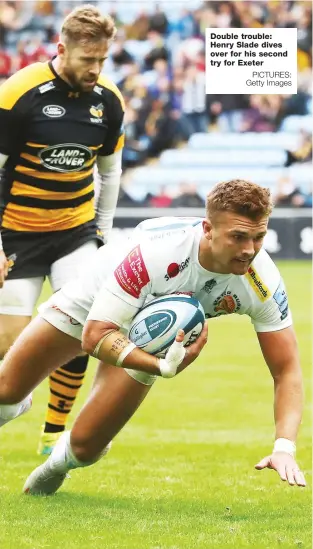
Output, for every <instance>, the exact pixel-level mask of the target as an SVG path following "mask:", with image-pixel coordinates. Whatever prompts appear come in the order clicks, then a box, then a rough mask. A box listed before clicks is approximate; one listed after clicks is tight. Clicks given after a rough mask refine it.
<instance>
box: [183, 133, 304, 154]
mask: <svg viewBox="0 0 313 549" xmlns="http://www.w3.org/2000/svg"><path fill="white" fill-rule="evenodd" d="M298 144H299V135H298V134H293V133H285V132H278V133H270V132H262V133H254V132H247V133H239V134H238V133H215V132H214V133H194V134H193V135H192V136H191V137H190V139H189V142H188V147H189V148H190V149H196V150H200V149H206V150H207V149H232V148H234V147H235V148H238V149H241V150H244V149H246V150H247V149H255V150H259V149H285V150H294V149H296V148H297V146H298Z"/></svg>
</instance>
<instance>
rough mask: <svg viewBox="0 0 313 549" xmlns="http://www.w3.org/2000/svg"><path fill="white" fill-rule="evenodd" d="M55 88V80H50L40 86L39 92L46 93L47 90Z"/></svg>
mask: <svg viewBox="0 0 313 549" xmlns="http://www.w3.org/2000/svg"><path fill="white" fill-rule="evenodd" d="M54 88H55V85H54V82H52V80H50V82H47V84H44V85H43V86H39V88H38V89H39V93H41V94H42V93H46V92H47V91H50V90H53V89H54Z"/></svg>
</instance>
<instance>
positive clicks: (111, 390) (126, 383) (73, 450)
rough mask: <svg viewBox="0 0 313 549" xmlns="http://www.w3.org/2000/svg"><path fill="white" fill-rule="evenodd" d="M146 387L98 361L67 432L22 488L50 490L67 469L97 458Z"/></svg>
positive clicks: (33, 491)
mask: <svg viewBox="0 0 313 549" xmlns="http://www.w3.org/2000/svg"><path fill="white" fill-rule="evenodd" d="M150 387H151V385H143V384H142V383H139V382H138V381H136V380H134V379H133V378H131V377H130V376H129V375H128V374H127V373H126V372H125V371H124V370H123V369H122V368H117V367H115V366H109V365H107V364H103V363H100V365H99V368H98V372H97V375H96V379H95V383H94V386H93V388H92V391H91V395H90V397H89V399H88V401H87V403H86V404H85V406H84V407H83V409H82V411H81V412H80V414H79V416H78V418H77V419H76V421H75V424H74V426H73V429H72V431H71V433H70V432H65V433H63V435H62V436H61V437H60V439H59V440H58V442H57V444H56V446H55V447H54V449H53V451H52V454H51V456H50V457H49V459H48V460H47V461H46V462H45V463H43V464H42V465H40V466H39V467H37V468H36V469H35V470H34V471H33V472H32V473H31V474H30V475H29V477H28V478H27V480H26V482H25V485H24V488H23V491H24V492H25V493H26V494H33V495H35V494H37V495H49V494H54V493H55V492H56V491H57V490H58V489H59V488H60V487H61V486H62V484H63V482H64V479H65V478H66V474H67V472H68V471H70V470H71V469H76V468H78V467H86V466H88V465H92V463H95V462H96V461H98V460H99V459H100V458H101V457H102V456H103V455H105V454H106V453H107V451H108V449H109V446H108V444H109V443H110V441H111V440H112V438H113V437H114V436H115V435H117V433H118V432H119V431H120V430H121V429H122V427H123V426H124V425H125V423H126V422H127V421H128V419H129V418H130V417H131V416H132V415H133V414H134V412H135V411H136V410H137V408H138V406H139V405H140V404H141V402H142V401H143V399H144V398H145V396H146V395H147V394H148V392H149V390H150Z"/></svg>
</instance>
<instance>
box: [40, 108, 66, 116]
mask: <svg viewBox="0 0 313 549" xmlns="http://www.w3.org/2000/svg"><path fill="white" fill-rule="evenodd" d="M42 112H43V114H45V115H46V116H49V118H61V116H64V115H65V113H66V110H65V109H64V107H60V105H46V106H45V107H44V108H43V109H42Z"/></svg>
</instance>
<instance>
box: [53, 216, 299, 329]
mask: <svg viewBox="0 0 313 549" xmlns="http://www.w3.org/2000/svg"><path fill="white" fill-rule="evenodd" d="M202 221H203V220H202V219H199V218H178V217H175V218H172V217H171V218H166V217H162V218H157V219H150V220H146V221H143V222H142V223H140V224H139V225H138V226H137V227H136V229H135V230H134V232H133V235H132V237H131V239H130V240H128V241H126V242H125V249H123V250H121V249H119V250H116V247H115V246H114V244H108V245H106V246H104V247H102V248H100V249H99V250H98V252H97V253H96V254H95V256H94V258H93V261H92V262H91V263H90V265H89V266H88V267H87V269H86V270H85V272H84V273H83V275H82V276H81V278H80V279H78V280H76V281H72V282H71V283H68V284H66V285H65V286H64V287H63V288H62V290H61V293H62V296H63V298H64V299H63V300H62V307H61V308H62V310H65V312H68V313H69V314H72V315H73V307H69V309H68V311H67V310H66V302H68V303H69V304H70V303H71V304H72V305H73V304H75V305H76V309H77V313H76V314H75V315H73V316H74V318H76V319H77V320H78V321H79V322H81V323H82V324H84V323H85V321H86V316H87V314H88V313H89V314H88V316H87V319H88V320H103V321H105V320H109V321H112V322H114V323H116V324H117V325H118V326H123V327H127V325H128V324H129V322H130V320H131V319H132V318H133V317H134V316H135V314H136V313H137V311H138V310H139V309H140V308H142V306H143V305H144V304H145V302H147V301H148V300H151V299H152V298H153V297H157V296H161V295H165V294H171V293H180V292H181V293H183V294H189V295H192V296H194V297H196V298H197V299H199V301H200V302H201V304H202V306H203V308H204V311H205V314H206V318H213V317H217V316H222V315H227V314H232V313H237V314H240V315H243V314H246V315H248V316H250V318H251V321H252V323H253V325H254V327H255V330H256V331H257V332H270V331H276V330H281V329H283V328H286V327H288V326H290V325H291V324H292V319H291V313H290V311H289V308H288V299H287V294H286V290H285V287H284V283H283V280H282V278H281V276H280V273H279V271H278V269H277V267H276V265H275V264H274V263H273V261H272V260H271V258H270V257H269V255H268V254H267V252H266V251H265V250H264V249H261V250H260V252H259V253H258V255H257V256H256V258H255V259H254V261H253V263H252V264H251V265H250V267H249V270H248V272H247V274H245V275H234V274H218V273H214V272H210V271H207V270H206V269H204V268H203V267H202V266H201V265H200V263H199V259H198V255H199V242H200V239H201V236H202V234H203V230H202ZM64 303H65V305H64ZM76 309H75V310H76ZM80 311H81V312H80Z"/></svg>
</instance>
